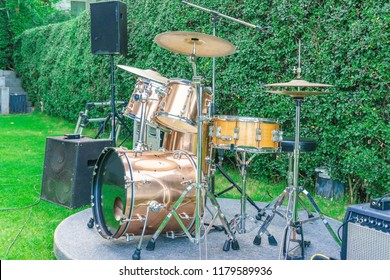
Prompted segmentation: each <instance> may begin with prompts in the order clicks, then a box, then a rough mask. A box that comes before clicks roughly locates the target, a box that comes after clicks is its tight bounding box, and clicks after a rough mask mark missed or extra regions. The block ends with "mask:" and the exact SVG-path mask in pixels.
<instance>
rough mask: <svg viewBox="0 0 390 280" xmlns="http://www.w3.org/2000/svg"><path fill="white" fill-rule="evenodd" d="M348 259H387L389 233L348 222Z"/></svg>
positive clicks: (389, 243)
mask: <svg viewBox="0 0 390 280" xmlns="http://www.w3.org/2000/svg"><path fill="white" fill-rule="evenodd" d="M347 259H348V260H389V259H390V234H388V233H385V232H381V231H378V230H376V229H371V228H369V227H365V226H361V225H359V224H355V223H349V224H348V243H347Z"/></svg>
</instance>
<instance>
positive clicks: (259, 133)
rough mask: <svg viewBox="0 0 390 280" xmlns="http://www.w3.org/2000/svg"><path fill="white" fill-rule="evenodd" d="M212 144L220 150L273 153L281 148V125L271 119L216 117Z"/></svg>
mask: <svg viewBox="0 0 390 280" xmlns="http://www.w3.org/2000/svg"><path fill="white" fill-rule="evenodd" d="M212 134H213V139H212V143H213V144H214V145H215V146H216V147H217V148H219V149H231V148H232V147H233V149H235V150H238V151H240V150H241V151H251V152H272V151H277V150H278V149H279V148H280V142H281V141H282V134H283V133H282V132H281V131H280V130H279V123H278V122H277V121H274V120H270V119H263V118H254V117H239V116H223V115H222V116H215V117H214V128H213V133H212Z"/></svg>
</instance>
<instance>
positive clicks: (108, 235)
mask: <svg viewBox="0 0 390 280" xmlns="http://www.w3.org/2000/svg"><path fill="white" fill-rule="evenodd" d="M122 150H123V149H122V148H117V147H106V148H104V150H103V152H102V154H101V155H100V156H99V158H98V161H97V162H96V165H95V170H94V176H93V182H92V184H93V185H92V187H93V191H92V193H93V199H92V202H93V203H92V213H93V217H94V220H95V225H96V228H97V229H98V232H99V234H100V235H101V236H102V237H103V238H105V239H112V238H119V237H121V236H122V235H123V234H124V233H125V232H126V230H127V228H128V226H129V223H128V222H125V223H122V224H119V223H118V224H119V225H118V227H117V228H116V231H115V232H111V231H110V230H109V229H108V227H107V224H106V223H105V219H104V213H103V209H102V208H101V207H98V202H100V203H101V194H102V183H101V182H100V179H101V177H100V170H102V169H100V168H99V167H102V166H103V165H102V164H103V162H105V160H106V158H107V159H108V157H111V156H112V154H113V153H115V152H116V153H117V157H118V158H119V159H121V155H120V152H121V151H122ZM124 154H125V155H126V153H124ZM126 161H127V162H128V158H127V156H126ZM122 162H123V161H122ZM130 169H131V172H130V173H131V174H130V175H131V181H133V179H132V177H133V175H132V168H131V165H130ZM124 174H126V170H125V172H124ZM98 191H99V192H98ZM131 191H132V199H134V184H133V183H132V189H131ZM124 195H125V202H126V203H127V201H128V195H127V189H124ZM132 203H133V201H132ZM131 205H133V204H131ZM126 208H127V207H126ZM126 208H125V211H124V213H123V215H124V216H127V218H128V219H129V218H130V217H131V215H132V211H133V210H132V209H133V207H132V206H131V207H130V213H128V215H127V213H126ZM103 232H104V233H103Z"/></svg>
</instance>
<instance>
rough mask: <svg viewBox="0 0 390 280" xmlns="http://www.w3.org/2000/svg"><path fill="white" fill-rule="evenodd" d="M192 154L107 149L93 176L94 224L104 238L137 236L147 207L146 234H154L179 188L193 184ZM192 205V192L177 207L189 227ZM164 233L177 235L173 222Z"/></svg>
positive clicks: (193, 166)
mask: <svg viewBox="0 0 390 280" xmlns="http://www.w3.org/2000/svg"><path fill="white" fill-rule="evenodd" d="M195 161H196V158H195V160H194V159H193V156H191V155H189V154H188V153H185V152H182V151H181V152H143V153H142V154H140V153H135V152H134V151H130V150H126V149H123V148H112V147H111V148H106V149H105V150H104V151H103V153H102V154H101V155H100V157H99V158H98V161H97V163H96V167H95V171H94V174H93V185H92V188H93V189H92V212H93V217H94V220H95V226H96V229H97V231H98V232H99V233H100V235H101V236H102V237H104V238H106V239H111V238H119V237H121V236H124V235H125V234H129V235H140V234H141V233H142V230H143V227H144V222H145V219H144V218H145V214H146V211H147V207H148V205H149V204H151V203H153V204H155V205H160V206H161V210H160V211H149V217H148V219H147V225H146V232H145V234H149V235H150V234H154V233H155V232H156V230H157V229H158V227H159V226H160V224H161V223H162V222H163V221H164V219H165V218H166V217H167V215H168V214H169V213H170V211H171V210H172V209H173V206H174V205H175V203H176V202H177V201H178V199H179V198H180V196H181V195H182V193H183V192H184V190H185V189H186V188H187V187H188V186H189V184H190V183H191V182H196V168H195ZM195 206H196V191H195V188H194V189H192V190H190V191H189V192H188V194H187V195H186V196H185V198H184V200H183V202H182V203H181V204H180V206H179V207H178V208H177V210H176V211H177V212H178V213H180V217H181V221H182V222H183V224H184V225H185V227H187V229H191V228H192V226H193V224H194V213H195ZM164 232H174V233H182V228H181V227H180V225H179V223H178V222H177V221H176V220H175V219H171V220H170V221H169V222H168V224H167V225H166V226H165V228H164Z"/></svg>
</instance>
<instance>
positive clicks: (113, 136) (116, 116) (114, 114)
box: [96, 54, 132, 147]
mask: <svg viewBox="0 0 390 280" xmlns="http://www.w3.org/2000/svg"><path fill="white" fill-rule="evenodd" d="M110 70H111V74H110V75H111V76H110V77H111V79H110V80H111V114H110V115H109V116H107V118H106V122H107V121H109V120H111V134H110V137H111V141H112V146H113V147H115V146H116V131H115V127H116V124H115V123H116V122H115V120H116V119H117V120H118V122H119V124H120V125H123V127H124V128H125V129H126V130H127V131H128V132H129V134H131V133H132V131H131V130H130V128H129V127H128V126H127V125H126V123H125V122H124V120H123V118H122V116H121V115H119V114H117V112H116V109H115V76H114V55H113V54H110ZM102 132H103V127H101V128H100V129H99V131H98V133H97V135H96V138H98V137H99V136H100V135H101V133H102Z"/></svg>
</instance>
